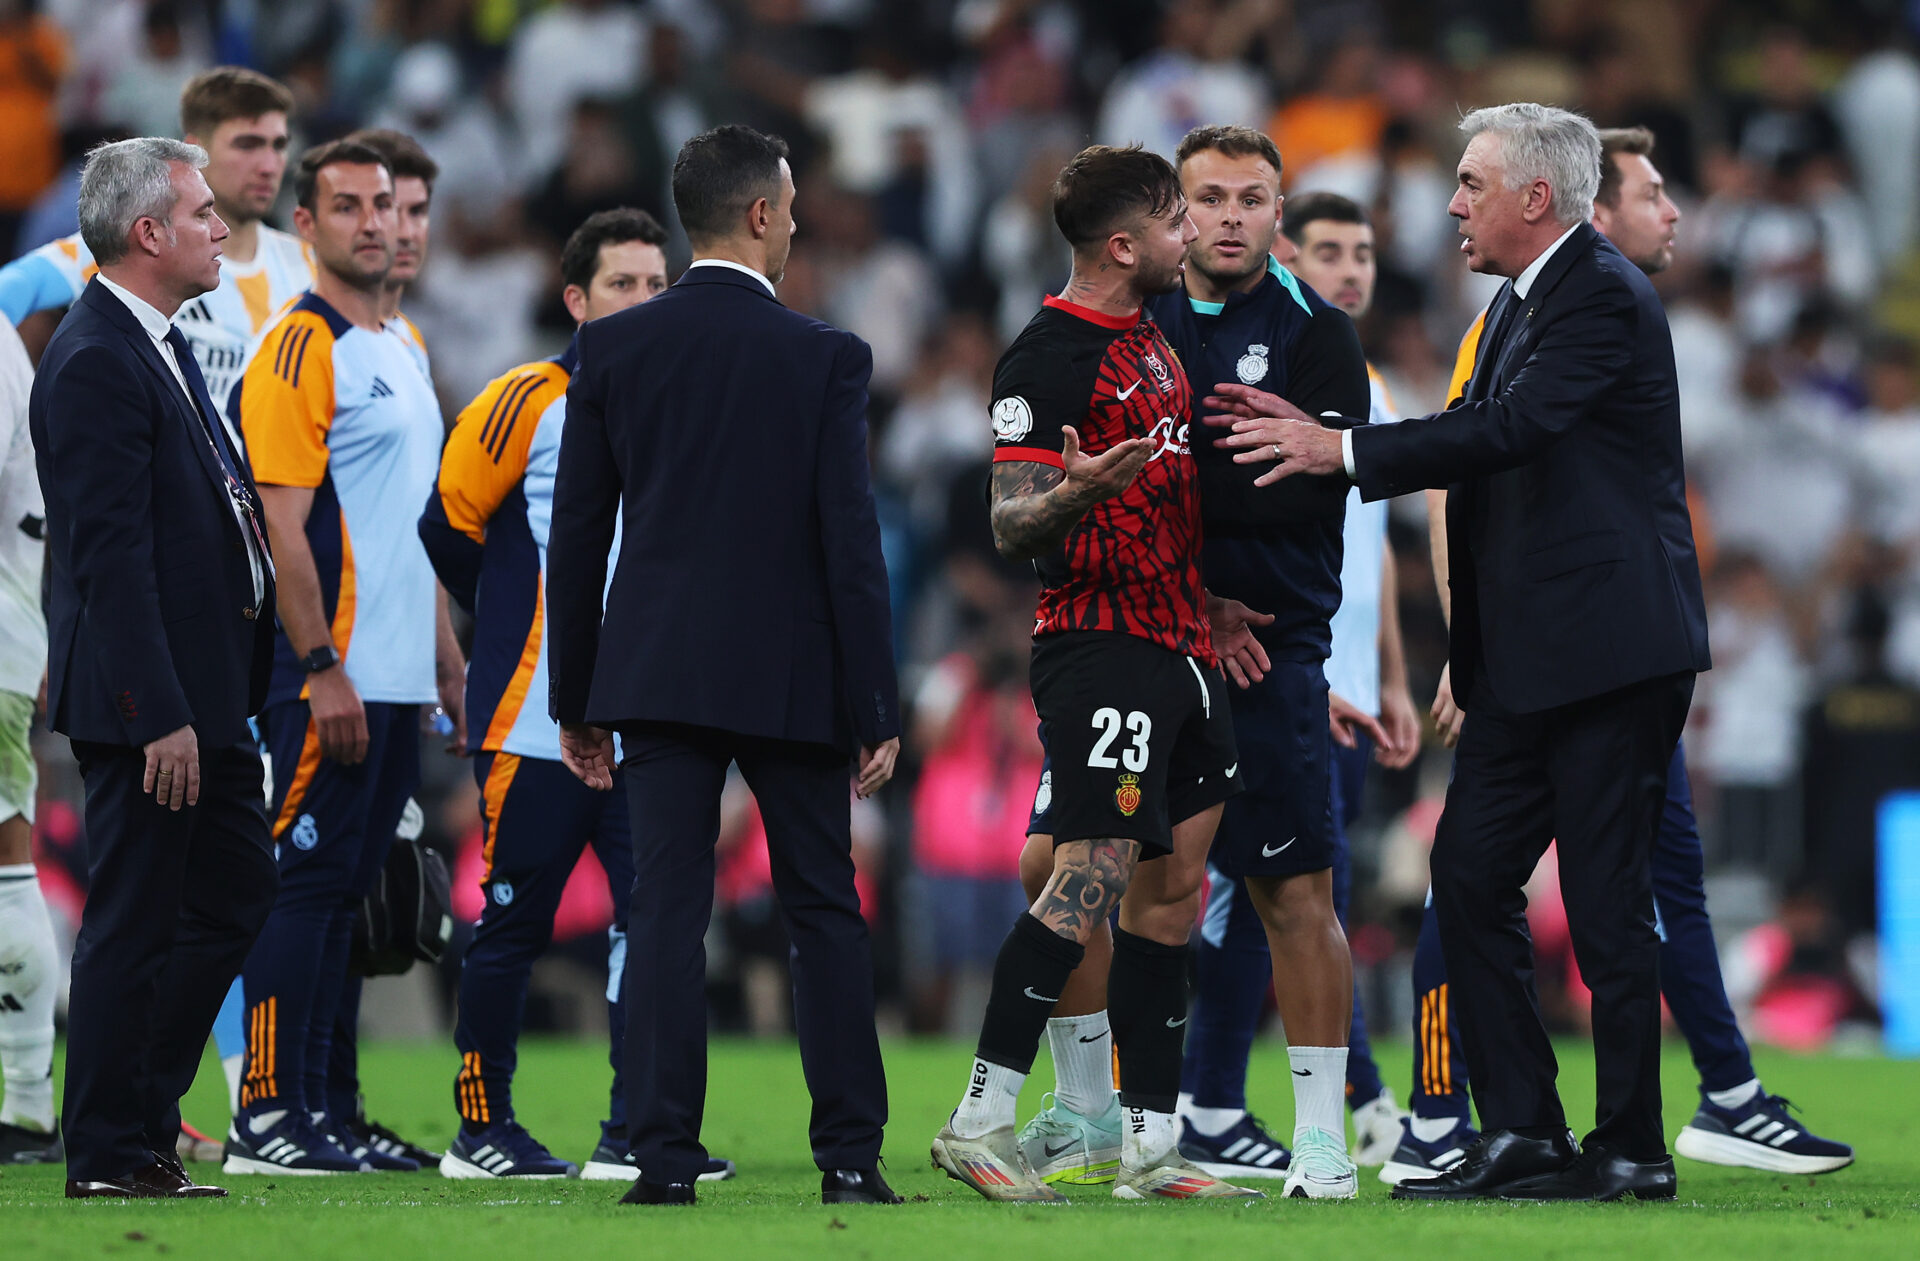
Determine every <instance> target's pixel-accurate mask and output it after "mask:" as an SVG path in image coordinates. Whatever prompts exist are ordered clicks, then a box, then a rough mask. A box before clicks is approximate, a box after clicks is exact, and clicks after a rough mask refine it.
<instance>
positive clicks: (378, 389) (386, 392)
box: [373, 377, 393, 398]
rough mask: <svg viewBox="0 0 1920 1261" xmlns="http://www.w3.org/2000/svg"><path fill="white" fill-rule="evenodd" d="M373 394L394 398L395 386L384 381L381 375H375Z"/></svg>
mask: <svg viewBox="0 0 1920 1261" xmlns="http://www.w3.org/2000/svg"><path fill="white" fill-rule="evenodd" d="M373 396H374V397H375V398H392V397H393V387H392V386H391V385H388V384H387V383H386V382H385V381H382V380H381V379H380V378H379V377H375V378H374V379H373Z"/></svg>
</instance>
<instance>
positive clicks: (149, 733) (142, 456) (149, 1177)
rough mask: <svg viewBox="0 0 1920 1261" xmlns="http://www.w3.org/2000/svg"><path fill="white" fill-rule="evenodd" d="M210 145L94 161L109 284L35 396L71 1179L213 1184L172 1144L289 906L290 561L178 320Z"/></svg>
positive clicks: (125, 1190)
mask: <svg viewBox="0 0 1920 1261" xmlns="http://www.w3.org/2000/svg"><path fill="white" fill-rule="evenodd" d="M206 161H207V155H206V152H205V151H204V150H202V149H200V148H198V147H197V146H193V145H185V144H181V143H179V142H178V141H173V140H162V139H153V138H147V139H139V140H125V141H121V142H119V143H117V144H110V145H103V146H101V147H100V148H98V149H95V150H94V151H93V152H92V153H91V154H89V155H88V156H87V163H86V166H85V167H84V169H83V170H82V172H81V176H80V205H79V211H80V230H81V234H82V235H83V236H84V237H85V239H86V242H87V247H88V248H89V249H91V250H92V251H93V255H94V258H95V260H96V261H97V262H98V263H99V264H100V274H99V275H98V276H97V277H96V278H95V279H94V280H93V282H92V283H91V284H89V285H88V286H87V288H86V290H85V292H83V293H82V294H81V295H80V299H79V301H78V302H76V303H74V305H73V309H72V310H70V311H69V312H68V313H67V316H66V318H65V319H64V320H62V321H61V323H60V328H59V330H58V331H57V332H55V333H54V335H53V339H52V340H51V341H49V342H48V343H47V349H46V353H45V355H44V356H43V357H42V358H41V361H40V372H39V376H38V377H37V378H36V379H35V381H34V384H33V400H32V404H31V407H30V410H29V417H30V422H31V424H32V428H33V442H34V449H35V451H36V452H37V453H38V461H39V472H40V485H41V489H42V491H43V492H44V494H45V497H46V502H47V529H48V549H47V560H48V567H49V569H50V570H51V597H50V602H49V616H48V621H49V624H50V626H49V643H50V648H49V654H48V655H49V661H48V666H49V672H48V692H47V697H48V702H47V704H48V711H49V715H50V717H49V724H50V725H51V726H52V727H53V729H54V730H55V731H59V732H62V733H64V734H65V735H67V736H68V737H69V738H70V739H71V740H72V742H73V751H74V756H75V757H76V758H77V759H78V760H79V763H80V773H81V776H82V778H83V779H84V780H85V783H86V790H87V804H86V810H87V845H88V871H89V876H90V880H91V884H90V887H89V888H88V891H87V904H86V909H85V911H84V912H83V914H82V916H81V920H80V937H79V940H78V942H77V943H76V944H75V946H74V954H73V996H72V1003H71V1009H70V1015H69V1024H68V1034H67V1082H66V1103H65V1118H64V1123H65V1128H66V1139H67V1152H68V1156H67V1176H68V1182H67V1195H68V1196H70V1197H74V1198H81V1197H90V1196H152V1197H161V1196H164V1197H199V1196H220V1195H225V1194H226V1192H225V1191H222V1190H220V1189H219V1188H218V1187H200V1186H195V1185H194V1184H193V1182H192V1181H191V1180H190V1179H189V1178H188V1177H187V1175H186V1173H185V1171H184V1170H183V1169H182V1168H181V1166H180V1164H179V1162H178V1161H177V1160H175V1159H174V1144H175V1141H176V1139H177V1138H178V1136H179V1132H180V1106H179V1100H180V1096H181V1095H183V1094H185V1093H186V1090H187V1087H188V1086H189V1085H190V1084H192V1081H193V1076H194V1071H195V1070H196V1069H197V1068H198V1067H199V1065H200V1053H201V1050H202V1048H204V1047H205V1046H206V1042H207V1034H208V1032H209V1031H210V1030H211V1029H212V1027H213V1019H214V1016H215V1014H216V1013H217V1012H218V1011H219V1010H220V1003H221V1000H222V999H224V998H225V997H226V993H227V988H228V986H230V985H231V984H232V983H233V978H234V977H235V976H237V975H238V974H239V972H240V965H241V963H242V961H243V960H244V959H245V958H246V954H247V950H248V948H249V947H250V946H251V945H252V944H253V939H254V935H255V934H256V933H257V932H259V930H260V925H261V923H262V922H263V921H264V920H265V918H266V915H267V911H268V909H269V908H270V907H271V906H272V905H273V894H274V888H275V886H276V884H277V883H278V881H277V877H276V875H275V869H274V863H273V854H272V848H271V842H270V841H269V840H268V837H267V819H266V813H265V810H266V806H265V801H264V798H263V797H262V795H261V767H260V754H259V751H258V749H257V748H256V746H255V744H254V742H253V738H252V736H251V734H250V733H249V732H248V730H247V718H248V717H249V716H250V715H252V714H254V713H257V712H258V711H259V708H260V703H261V701H262V699H263V698H264V697H265V694H266V685H267V674H268V670H269V668H270V666H271V664H272V653H273V612H274V605H273V564H272V561H271V560H270V558H269V556H268V552H267V544H266V538H265V535H264V534H262V533H261V531H260V528H259V526H258V525H257V522H258V520H259V513H260V506H259V499H258V497H257V495H256V494H255V492H254V488H253V483H252V480H251V479H250V477H249V475H248V473H247V465H246V461H245V459H244V457H242V456H241V454H240V444H239V442H238V440H237V439H236V437H235V436H234V434H233V433H232V432H231V430H229V429H228V428H227V426H226V423H225V421H224V419H223V418H222V415H221V412H220V410H219V409H218V408H216V407H215V406H214V405H213V400H212V399H211V398H209V397H208V396H207V388H206V384H205V382H203V381H202V380H201V377H200V369H199V367H198V366H197V365H196V364H195V362H194V358H193V355H192V353H191V351H190V350H189V349H188V347H187V343H186V339H185V338H183V337H182V336H181V335H180V332H179V330H178V329H177V328H174V327H173V326H172V325H171V323H170V322H169V321H170V319H171V317H172V315H173V313H174V312H175V311H176V310H178V309H179V307H180V306H181V304H182V303H184V302H188V301H191V300H192V299H194V298H197V297H199V296H200V295H201V294H203V293H206V292H208V291H209V290H211V289H213V288H214V286H215V285H217V284H218V283H219V280H220V243H221V241H222V240H223V239H225V237H226V235H227V228H226V225H225V224H224V223H222V222H221V221H220V217H219V216H218V215H216V214H215V213H214V210H213V194H212V193H211V192H209V191H208V189H207V182H206V180H205V179H204V178H202V176H201V174H200V168H201V167H203V166H205V165H206Z"/></svg>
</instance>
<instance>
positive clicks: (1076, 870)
mask: <svg viewBox="0 0 1920 1261" xmlns="http://www.w3.org/2000/svg"><path fill="white" fill-rule="evenodd" d="M1139 861H1140V842H1138V841H1128V840H1119V839H1107V840H1086V841H1069V842H1067V843H1066V844H1064V845H1061V846H1058V847H1056V848H1055V849H1054V851H1053V878H1052V879H1051V880H1049V881H1047V887H1046V888H1044V889H1042V890H1041V891H1040V896H1039V897H1038V898H1035V899H1034V903H1033V906H1032V907H1031V908H1030V913H1031V914H1032V915H1033V917H1034V918H1035V919H1037V920H1039V921H1040V922H1041V923H1042V924H1044V925H1046V926H1047V928H1048V929H1050V930H1051V931H1053V932H1054V933H1056V934H1057V935H1059V936H1061V937H1064V938H1066V939H1067V940H1068V941H1071V942H1075V943H1077V944H1079V945H1082V946H1084V945H1086V944H1087V939H1088V938H1089V937H1091V936H1092V935H1093V933H1094V930H1095V929H1097V928H1098V927H1099V926H1100V925H1101V924H1104V923H1105V922H1106V920H1107V917H1108V916H1109V915H1111V914H1113V908H1114V907H1116V906H1118V905H1120V899H1121V898H1123V897H1125V896H1126V892H1127V884H1128V883H1129V882H1130V881H1131V880H1132V879H1133V869H1134V867H1135V866H1136V865H1138V863H1139Z"/></svg>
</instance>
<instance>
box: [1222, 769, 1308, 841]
mask: <svg viewBox="0 0 1920 1261" xmlns="http://www.w3.org/2000/svg"><path fill="white" fill-rule="evenodd" d="M1234 765H1235V766H1238V765H1239V763H1238V762H1236V763H1234ZM1299 839H1300V838H1299V837H1297V836H1293V837H1289V838H1287V845H1291V844H1293V843H1294V842H1295V841H1297V840H1299ZM1287 845H1282V846H1280V847H1279V849H1269V848H1267V847H1266V846H1265V845H1262V846H1261V847H1260V857H1262V858H1272V857H1273V856H1274V855H1275V854H1278V853H1280V852H1281V850H1284V849H1286V847H1287Z"/></svg>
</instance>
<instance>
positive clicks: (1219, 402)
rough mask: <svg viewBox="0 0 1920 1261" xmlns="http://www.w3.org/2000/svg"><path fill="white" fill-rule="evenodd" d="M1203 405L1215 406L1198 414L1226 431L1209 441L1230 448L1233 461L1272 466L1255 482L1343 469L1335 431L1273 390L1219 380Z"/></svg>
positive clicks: (1343, 465)
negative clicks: (1297, 474) (1208, 411)
mask: <svg viewBox="0 0 1920 1261" xmlns="http://www.w3.org/2000/svg"><path fill="white" fill-rule="evenodd" d="M1213 389H1214V392H1213V393H1212V394H1209V395H1208V396H1207V398H1206V405H1207V406H1208V407H1210V408H1214V409H1216V410H1215V412H1214V413H1213V414H1211V415H1207V416H1204V417H1202V419H1203V420H1204V421H1205V422H1206V423H1207V424H1209V425H1213V426H1214V427H1216V428H1221V429H1228V430H1231V431H1232V432H1230V433H1227V434H1225V435H1223V436H1221V437H1219V438H1216V439H1214V443H1213V444H1214V445H1215V446H1217V447H1225V448H1227V449H1228V450H1231V451H1232V452H1233V453H1234V456H1233V462H1234V463H1235V464H1264V463H1268V462H1271V461H1277V463H1275V464H1274V466H1273V467H1272V468H1270V469H1268V470H1267V471H1266V472H1264V473H1262V474H1260V476H1258V477H1256V478H1254V479H1253V484H1254V485H1255V486H1271V485H1273V483H1275V482H1277V481H1279V480H1280V479H1281V478H1283V477H1291V476H1293V475H1294V474H1295V473H1315V474H1321V475H1325V474H1329V473H1342V472H1345V471H1346V461H1345V460H1344V459H1343V458H1342V456H1341V451H1340V441H1341V440H1340V431H1339V430H1337V429H1327V428H1325V427H1323V426H1322V425H1321V424H1320V422H1319V421H1317V420H1315V419H1314V418H1313V417H1311V416H1309V415H1307V413H1305V412H1303V411H1301V410H1300V409H1299V408H1298V407H1295V406H1294V405H1293V404H1292V403H1289V402H1288V401H1287V400H1286V399H1283V398H1281V397H1280V396H1279V395H1277V394H1269V393H1268V392H1267V391H1265V390H1256V389H1254V388H1253V387H1252V386H1250V385H1239V384H1236V383H1234V382H1230V381H1229V382H1222V383H1221V384H1219V385H1216V386H1214V387H1213Z"/></svg>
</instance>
